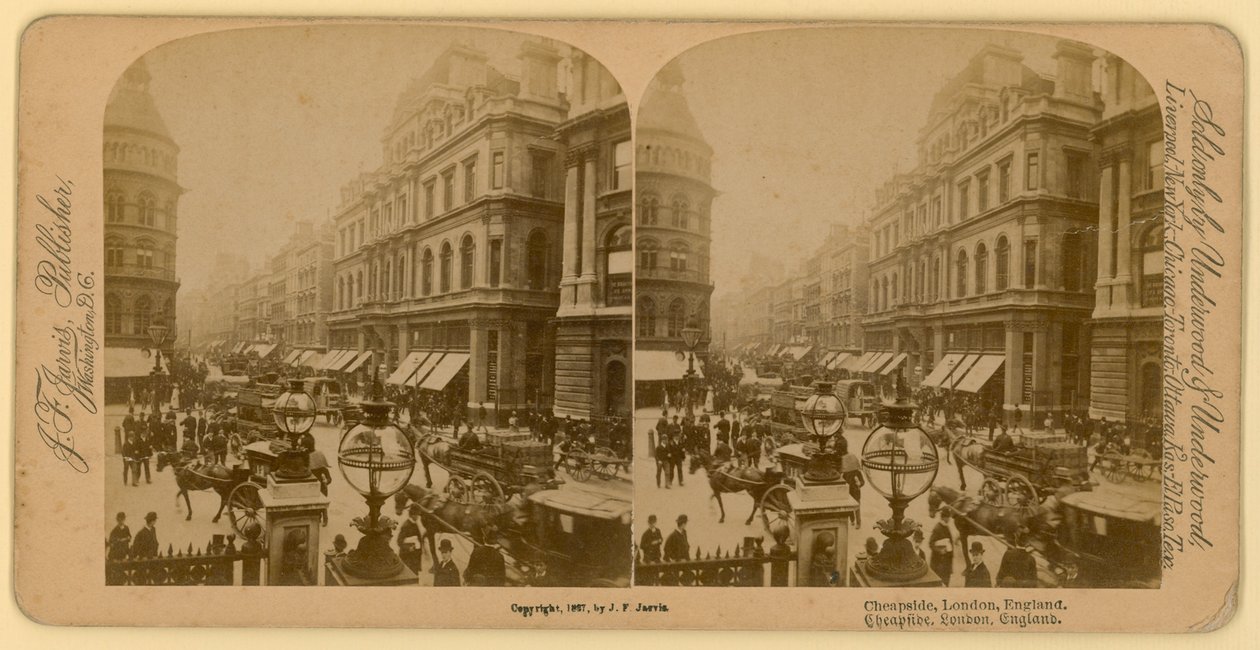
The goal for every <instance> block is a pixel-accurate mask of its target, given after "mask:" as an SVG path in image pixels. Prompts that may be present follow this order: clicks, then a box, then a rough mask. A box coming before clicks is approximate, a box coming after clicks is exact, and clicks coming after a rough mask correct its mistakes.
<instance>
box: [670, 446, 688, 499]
mask: <svg viewBox="0 0 1260 650" xmlns="http://www.w3.org/2000/svg"><path fill="white" fill-rule="evenodd" d="M686 455H687V454H686V452H685V451H684V450H683V446H682V440H680V439H679V438H676V437H673V438H670V450H669V470H670V473H671V474H673V475H674V476H675V477H677V478H678V487H682V486H683V467H682V466H683V459H685V458H686Z"/></svg>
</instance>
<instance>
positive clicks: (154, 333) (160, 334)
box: [149, 312, 170, 413]
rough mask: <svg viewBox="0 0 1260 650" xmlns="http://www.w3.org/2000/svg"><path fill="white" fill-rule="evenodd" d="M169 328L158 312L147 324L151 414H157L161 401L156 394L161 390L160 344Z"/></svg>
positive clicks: (164, 339)
mask: <svg viewBox="0 0 1260 650" xmlns="http://www.w3.org/2000/svg"><path fill="white" fill-rule="evenodd" d="M169 331H170V328H168V327H167V326H166V319H165V318H164V317H163V315H162V312H158V314H157V315H156V316H154V318H153V320H152V321H151V322H150V323H149V340H151V341H153V382H152V383H153V412H154V413H157V412H158V405H159V404H161V399H160V398H159V397H158V392H159V391H160V390H161V385H160V383H161V380H162V343H164V342H165V341H166V334H167V332H169Z"/></svg>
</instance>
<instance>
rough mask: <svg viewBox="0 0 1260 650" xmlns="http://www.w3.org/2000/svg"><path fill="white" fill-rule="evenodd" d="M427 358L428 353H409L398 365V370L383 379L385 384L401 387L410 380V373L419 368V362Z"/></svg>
mask: <svg viewBox="0 0 1260 650" xmlns="http://www.w3.org/2000/svg"><path fill="white" fill-rule="evenodd" d="M428 358H429V353H428V352H411V353H408V354H407V358H405V359H403V360H402V363H400V364H398V368H397V369H395V370H394V372H392V373H390V375H389V376H388V377H386V378H385V383H387V384H393V385H395V386H402V385H403V384H405V383H407V380H408V379H410V378H411V373H413V372H415V371H416V368H419V367H420V364H421V362H423V361H424V360H425V359H428Z"/></svg>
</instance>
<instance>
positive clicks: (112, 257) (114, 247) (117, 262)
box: [105, 239, 126, 267]
mask: <svg viewBox="0 0 1260 650" xmlns="http://www.w3.org/2000/svg"><path fill="white" fill-rule="evenodd" d="M124 250H125V249H124V248H123V245H122V241H121V240H118V239H111V240H109V241H107V242H105V266H107V267H109V266H122V265H124V264H126V262H125V261H124V260H123V251H124Z"/></svg>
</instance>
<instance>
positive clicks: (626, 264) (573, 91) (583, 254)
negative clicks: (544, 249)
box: [553, 51, 634, 419]
mask: <svg viewBox="0 0 1260 650" xmlns="http://www.w3.org/2000/svg"><path fill="white" fill-rule="evenodd" d="M568 68H569V83H568V89H569V92H568V93H567V99H568V101H569V113H568V119H566V120H565V121H564V122H563V123H561V124H560V126H559V127H558V128H557V129H556V136H557V138H558V140H559V141H560V142H561V143H562V144H563V146H564V148H565V152H566V155H565V159H564V236H563V240H562V246H563V249H562V262H563V263H562V274H561V278H560V286H559V288H560V306H559V308H558V310H557V311H556V315H555V316H556V317H555V320H554V321H553V324H554V327H555V399H554V400H553V410H554V412H555V414H556V415H557V416H560V417H567V416H572V417H574V418H578V419H588V418H591V417H593V416H604V415H628V414H629V413H630V410H631V406H632V405H631V402H630V396H631V391H630V381H631V376H630V373H631V370H630V369H631V357H630V355H631V349H632V347H631V345H632V344H631V327H632V319H633V307H632V304H633V300H632V297H633V294H632V291H633V288H634V283H633V277H634V276H633V273H634V252H633V251H632V241H633V239H632V237H631V212H632V210H633V204H634V203H633V198H632V189H633V177H632V176H631V174H632V173H633V171H632V170H633V167H632V162H633V149H632V148H631V144H630V110H629V107H628V105H627V104H626V98H625V95H624V94H623V93H622V91H621V86H619V85H618V84H617V81H616V79H614V78H613V76H612V75H611V74H610V73H609V72H608V70H606V69H605V68H604V67H603V66H602V65H600V63H599V62H598V61H596V60H595V59H594V58H592V57H590V56H588V55H586V54H584V53H582V52H577V51H574V52H573V53H572V54H571V56H570V57H569V66H568Z"/></svg>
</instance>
